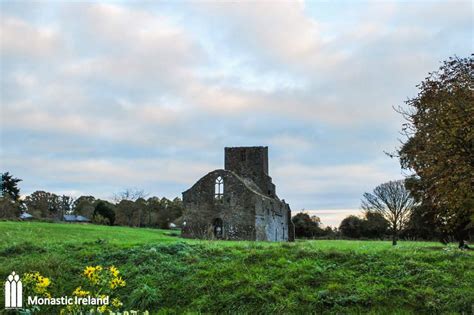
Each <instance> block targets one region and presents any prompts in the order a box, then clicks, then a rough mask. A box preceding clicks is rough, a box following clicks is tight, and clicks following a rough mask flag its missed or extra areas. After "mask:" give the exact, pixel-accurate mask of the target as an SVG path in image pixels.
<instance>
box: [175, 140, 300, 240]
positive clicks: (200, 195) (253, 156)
mask: <svg viewBox="0 0 474 315" xmlns="http://www.w3.org/2000/svg"><path fill="white" fill-rule="evenodd" d="M183 204H184V207H185V212H184V217H183V221H184V223H183V229H182V236H183V237H189V238H202V239H227V240H253V241H293V240H294V226H293V223H292V222H291V210H290V206H289V205H288V204H287V203H286V202H285V200H280V199H279V198H278V196H277V194H276V191H275V185H274V184H273V183H272V178H271V177H270V176H269V174H268V147H234V148H225V168H224V169H218V170H214V171H212V172H210V173H208V174H207V175H205V176H204V177H202V178H201V179H200V180H198V181H197V182H196V183H195V184H194V185H193V186H192V187H191V188H190V189H188V190H186V191H185V192H183Z"/></svg>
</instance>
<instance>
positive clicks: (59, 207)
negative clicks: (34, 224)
mask: <svg viewBox="0 0 474 315" xmlns="http://www.w3.org/2000/svg"><path fill="white" fill-rule="evenodd" d="M25 206H26V208H27V209H28V212H30V213H31V214H32V215H33V216H35V217H37V218H45V219H60V217H61V215H62V214H63V204H62V203H61V197H59V196H57V195H55V194H53V193H50V192H46V191H41V190H38V191H35V192H34V193H32V194H31V195H28V196H26V198H25Z"/></svg>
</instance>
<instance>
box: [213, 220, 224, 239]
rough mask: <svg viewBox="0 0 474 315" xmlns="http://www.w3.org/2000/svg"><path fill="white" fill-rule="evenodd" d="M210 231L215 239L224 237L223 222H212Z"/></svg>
mask: <svg viewBox="0 0 474 315" xmlns="http://www.w3.org/2000/svg"><path fill="white" fill-rule="evenodd" d="M212 230H213V231H214V237H215V238H219V239H220V238H222V236H223V235H224V222H223V221H222V219H221V218H216V219H214V220H213V221H212Z"/></svg>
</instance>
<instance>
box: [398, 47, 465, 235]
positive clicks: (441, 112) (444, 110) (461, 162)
mask: <svg viewBox="0 0 474 315" xmlns="http://www.w3.org/2000/svg"><path fill="white" fill-rule="evenodd" d="M473 79H474V67H473V56H472V55H471V56H470V57H468V58H458V57H454V58H450V59H449V60H447V61H445V62H444V63H443V65H442V66H441V67H440V69H439V70H438V71H435V72H432V73H430V74H429V75H428V77H427V78H425V80H424V81H423V82H421V84H419V85H418V88H419V92H418V95H417V96H416V97H414V98H411V99H409V100H408V101H407V102H406V104H407V107H406V108H399V110H398V111H399V112H400V113H401V114H403V116H404V118H405V119H406V120H407V122H406V123H405V124H404V125H403V133H404V134H405V135H406V141H405V142H404V143H403V145H402V146H401V148H400V149H399V150H398V154H399V157H400V163H401V166H402V168H404V169H406V170H410V171H412V172H413V175H411V176H410V178H408V181H407V182H408V184H409V185H408V187H409V188H410V190H411V191H412V193H413V195H414V196H415V197H416V198H417V199H418V200H419V201H420V202H421V203H423V204H424V205H425V206H426V209H428V210H429V211H432V212H433V213H434V216H435V219H436V222H437V224H438V226H440V227H441V228H442V229H443V230H444V231H445V232H447V233H454V234H455V235H456V236H458V238H459V239H460V240H462V238H464V237H466V234H467V233H468V231H469V229H472V228H473V220H474V214H473V213H474V193H473V189H472V187H473V185H474V151H473V148H474V94H473V85H472V82H473Z"/></svg>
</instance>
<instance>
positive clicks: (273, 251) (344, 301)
mask: <svg viewBox="0 0 474 315" xmlns="http://www.w3.org/2000/svg"><path fill="white" fill-rule="evenodd" d="M173 234H176V232H172V231H163V230H154V229H138V228H126V227H106V226H97V225H76V224H53V223H39V222H0V276H1V277H3V278H6V277H7V275H8V274H10V273H11V271H13V270H14V271H17V272H18V273H20V274H23V273H25V272H33V271H38V272H40V273H41V274H43V275H44V276H46V277H49V278H50V279H51V281H52V285H51V292H52V294H53V296H62V295H66V294H71V292H72V291H73V290H74V288H76V287H77V286H79V285H81V279H80V276H79V275H80V274H81V272H82V270H83V269H84V267H85V266H89V265H102V266H110V265H114V266H116V267H118V268H119V269H120V270H121V273H122V275H123V277H124V279H125V280H126V281H127V285H126V286H125V287H124V288H121V289H120V291H118V294H119V297H120V298H121V300H122V301H123V302H124V309H128V310H130V309H138V310H149V311H151V312H153V313H156V312H161V313H184V312H203V313H252V314H254V313H294V314H306V313H337V314H348V313H349V314H352V313H354V314H362V313H364V314H365V313H373V314H378V313H388V314H391V313H394V314H437V313H449V314H456V313H462V312H464V313H465V314H470V312H472V307H473V304H474V254H473V252H466V251H459V250H458V249H456V248H455V246H452V247H446V246H443V245H441V244H439V243H430V242H400V245H399V246H397V247H392V246H391V244H390V242H381V241H342V240H336V241H326V240H325V241H299V242H295V243H265V242H230V241H198V240H186V239H182V238H180V237H177V236H176V235H173ZM2 295H3V292H2ZM1 298H2V300H3V296H1ZM59 309H60V308H59V307H53V306H51V307H50V308H44V307H43V308H41V311H40V312H42V313H45V314H54V313H57V312H59Z"/></svg>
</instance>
